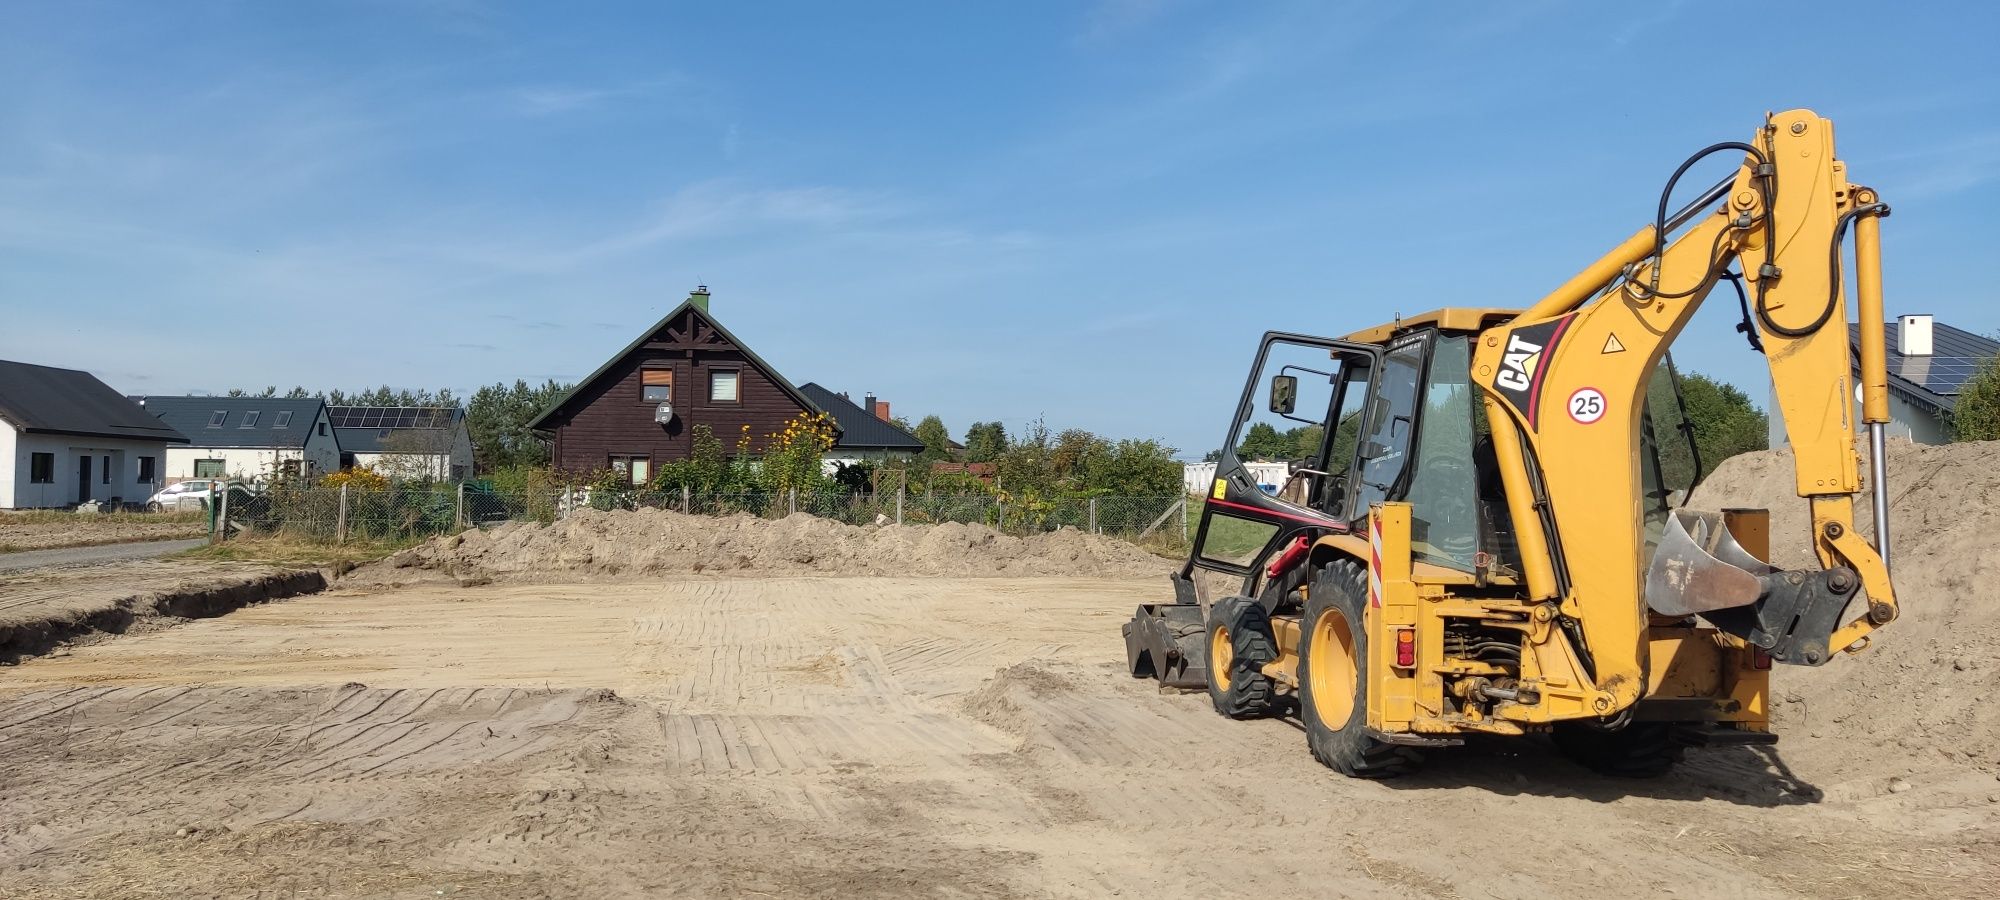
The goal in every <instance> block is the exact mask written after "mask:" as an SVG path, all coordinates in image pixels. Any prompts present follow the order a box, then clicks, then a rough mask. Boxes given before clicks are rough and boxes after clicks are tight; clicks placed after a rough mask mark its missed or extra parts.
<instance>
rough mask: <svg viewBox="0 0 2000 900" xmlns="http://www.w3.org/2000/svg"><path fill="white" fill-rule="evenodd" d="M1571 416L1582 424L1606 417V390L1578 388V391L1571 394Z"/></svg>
mask: <svg viewBox="0 0 2000 900" xmlns="http://www.w3.org/2000/svg"><path fill="white" fill-rule="evenodd" d="M1569 417H1570V418H1572V419H1575V420H1576V421H1577V422H1578V424H1582V425H1589V424H1591V423H1593V422H1596V421H1597V420H1598V419H1602V418H1604V392H1603V391H1600V390H1598V389H1596V388H1577V389H1576V393H1574V394H1571V395H1569Z"/></svg>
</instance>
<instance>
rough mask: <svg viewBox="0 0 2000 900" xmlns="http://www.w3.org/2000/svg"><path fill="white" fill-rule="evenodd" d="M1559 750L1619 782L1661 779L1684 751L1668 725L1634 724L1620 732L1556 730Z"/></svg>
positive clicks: (1567, 726)
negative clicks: (1634, 779)
mask: <svg viewBox="0 0 2000 900" xmlns="http://www.w3.org/2000/svg"><path fill="white" fill-rule="evenodd" d="M1554 737H1555V742H1556V749H1558V750H1561V751H1562V754H1563V755H1564V756H1567V757H1569V758H1570V759H1572V760H1575V761H1576V762H1578V763H1581V764H1582V765H1584V766H1585V767H1587V768H1589V769H1591V770H1592V771H1595V772H1598V773H1601V774H1604V775H1613V776H1616V777H1619V778H1658V777H1659V776H1661V775H1665V774H1667V770H1669V769H1672V768H1673V767H1674V764H1675V763H1677V762H1680V761H1681V756H1682V755H1683V753H1684V748H1683V747H1681V745H1680V744H1679V743H1677V742H1676V741H1675V740H1674V736H1673V726H1672V725H1670V724H1668V723H1666V722H1634V723H1632V724H1630V725H1627V726H1625V727H1624V728H1620V729H1618V730H1617V731H1606V730H1604V729H1602V728H1597V727H1593V726H1591V725H1587V724H1583V723H1577V722H1567V723H1558V724H1557V725H1556V727H1555V734H1554Z"/></svg>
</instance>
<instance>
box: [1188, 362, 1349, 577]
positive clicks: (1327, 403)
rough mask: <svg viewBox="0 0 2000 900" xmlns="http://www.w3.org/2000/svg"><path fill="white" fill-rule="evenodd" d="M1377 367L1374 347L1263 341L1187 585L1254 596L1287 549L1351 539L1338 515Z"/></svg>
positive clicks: (1205, 511)
mask: <svg viewBox="0 0 2000 900" xmlns="http://www.w3.org/2000/svg"><path fill="white" fill-rule="evenodd" d="M1380 360H1381V351H1380V350H1379V349H1378V348H1376V347H1374V346H1371V345H1368V344H1355V343H1349V342H1346V341H1336V340H1331V339H1328V338H1320V337H1312V336H1309V335H1300V334H1287V333H1283V332H1275V331H1274V332H1266V333H1265V335H1264V337H1263V339H1262V341H1261V342H1260V343H1259V344H1258V347H1257V356H1256V360H1255V361H1254V362H1253V364H1252V365H1251V369H1250V376H1249V380H1248V381H1247V382H1246V383H1245V384H1244V386H1243V394H1242V397H1241V399H1240V400H1239V401H1238V403H1237V408H1236V414H1235V415H1234V416H1233V417H1232V418H1231V421H1230V427H1229V432H1228V434H1227V436H1226V438H1225V439H1224V441H1223V444H1222V447H1221V450H1220V451H1219V453H1218V454H1217V459H1216V469H1215V480H1214V482H1213V483H1212V484H1211V485H1210V487H1209V491H1208V494H1207V496H1206V498H1205V499H1204V501H1203V503H1202V511H1201V522H1200V526H1199V528H1198V529H1197V530H1196V532H1195V538H1194V542H1193V545H1194V549H1193V551H1192V553H1190V555H1189V558H1188V563H1187V565H1186V566H1185V567H1183V569H1182V576H1183V577H1184V578H1185V577H1190V576H1192V574H1193V570H1194V569H1196V568H1200V569H1206V570H1209V571H1213V572H1218V573H1223V574H1226V575H1230V576H1236V577H1241V578H1243V579H1244V587H1243V593H1245V594H1252V593H1253V592H1254V591H1255V589H1256V585H1257V581H1258V576H1259V575H1260V574H1261V568H1262V566H1263V565H1265V564H1267V562H1268V560H1269V559H1270V558H1271V557H1272V556H1273V555H1274V554H1276V553H1278V552H1280V551H1281V549H1282V548H1283V547H1285V546H1286V545H1288V544H1290V543H1292V542H1293V541H1294V540H1296V539H1297V538H1299V537H1306V538H1307V539H1308V540H1309V541H1310V539H1311V538H1313V537H1317V536H1318V535H1320V534H1323V533H1326V532H1330V531H1331V532H1344V531H1346V530H1348V527H1349V526H1348V523H1347V522H1346V521H1345V520H1344V519H1343V518H1342V513H1343V511H1344V510H1345V509H1346V507H1347V505H1348V494H1349V492H1350V489H1349V478H1350V469H1351V462H1352V459H1353V452H1354V449H1355V447H1356V445H1357V436H1356V432H1358V431H1359V429H1360V426H1361V422H1362V416H1361V411H1362V408H1363V407H1364V406H1365V404H1366V403H1367V400H1368V397H1369V387H1370V381H1371V377H1372V373H1374V372H1375V371H1376V370H1377V368H1378V367H1379V364H1380ZM1343 425H1344V426H1346V427H1345V428H1343V427H1342V426H1343Z"/></svg>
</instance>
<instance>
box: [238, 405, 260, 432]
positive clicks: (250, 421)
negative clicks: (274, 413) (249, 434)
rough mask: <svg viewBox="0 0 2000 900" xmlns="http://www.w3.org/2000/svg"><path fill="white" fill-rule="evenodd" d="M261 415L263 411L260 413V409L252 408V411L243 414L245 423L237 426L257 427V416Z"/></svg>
mask: <svg viewBox="0 0 2000 900" xmlns="http://www.w3.org/2000/svg"><path fill="white" fill-rule="evenodd" d="M260 415H263V414H262V413H260V412H258V411H256V410H254V409H253V410H251V411H249V412H247V413H244V414H243V424H241V425H238V426H236V427H238V428H255V427H257V417H258V416H260Z"/></svg>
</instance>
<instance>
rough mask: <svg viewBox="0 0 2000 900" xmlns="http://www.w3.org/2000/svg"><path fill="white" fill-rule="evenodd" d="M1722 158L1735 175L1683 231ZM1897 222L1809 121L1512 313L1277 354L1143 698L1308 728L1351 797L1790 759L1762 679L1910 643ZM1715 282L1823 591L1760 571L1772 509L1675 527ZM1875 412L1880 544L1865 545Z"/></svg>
mask: <svg viewBox="0 0 2000 900" xmlns="http://www.w3.org/2000/svg"><path fill="white" fill-rule="evenodd" d="M1718 154H1726V156H1724V157H1723V158H1724V159H1728V158H1730V157H1736V158H1740V160H1741V164H1740V166H1739V167H1738V168H1736V169H1735V170H1734V171H1733V172H1732V173H1731V174H1730V175H1729V177H1727V178H1725V179H1723V180H1722V181H1721V182H1719V183H1717V184H1715V185H1714V186H1713V187H1710V188H1709V189H1708V190H1706V191H1704V192H1702V193H1701V194H1700V195H1699V196H1698V197H1696V198H1695V199H1694V200H1693V201H1692V202H1690V203H1688V204H1687V205H1686V206H1684V207H1682V208H1681V209H1680V210H1679V211H1677V212H1669V201H1670V199H1671V197H1672V196H1673V193H1674V188H1675V186H1676V183H1677V182H1679V180H1680V179H1681V177H1682V176H1683V175H1684V174H1685V173H1686V172H1687V171H1688V170H1689V169H1690V168H1692V167H1693V166H1694V165H1695V164H1696V163H1697V162H1699V161H1701V160H1704V159H1708V158H1711V157H1716V156H1717V155H1718ZM1888 212H1889V209H1888V207H1887V206H1886V205H1884V204H1883V203H1882V202H1881V200H1880V198H1879V197H1877V195H1876V193H1875V191H1874V190H1872V189H1870V188H1867V187H1863V186H1861V185H1858V184H1854V183H1851V182H1850V181H1849V180H1848V174H1847V167H1846V165H1845V164H1844V163H1842V162H1841V161H1840V160H1838V159H1837V158H1835V156H1834V147H1833V126H1832V124H1831V123H1830V122H1828V121H1827V120H1826V119H1822V118H1820V117H1819V116H1817V115H1815V114H1814V113H1812V112H1811V111H1808V110H1802V109H1801V110H1792V111H1789V112H1784V113H1778V114H1775V115H1768V116H1767V117H1766V120H1765V123H1764V125H1763V127H1761V128H1759V129H1757V131H1756V132H1755V134H1754V135H1753V136H1752V138H1751V139H1750V140H1749V141H1747V142H1736V141H1729V142H1723V143H1718V144H1715V145H1713V146H1710V147H1707V148H1705V149H1703V150H1702V151H1700V152H1699V153H1696V154H1695V155H1694V156H1693V157H1691V158H1689V159H1688V161H1687V162H1686V163H1684V164H1682V165H1681V167H1680V169H1679V170H1678V171H1676V172H1675V173H1674V174H1673V176H1672V177H1671V178H1670V179H1668V182H1667V186H1666V189H1665V191H1663V192H1662V195H1661V198H1660V202H1659V206H1658V209H1657V212H1656V214H1655V216H1654V219H1653V221H1652V222H1650V223H1648V224H1647V225H1646V226H1644V227H1642V228H1640V229H1639V230H1638V231H1637V232H1636V233H1634V234H1633V235H1632V236H1631V237H1629V238H1627V239H1626V240H1625V241H1624V242H1623V243H1620V244H1619V245H1618V246H1617V247H1615V248H1614V249H1612V250H1611V252H1609V253H1607V254H1605V255H1604V257H1603V258H1601V259H1599V260H1597V261H1596V262H1593V263H1591V264H1590V265H1589V266H1587V267H1585V268H1584V269H1583V270H1582V271H1581V272H1579V273H1577V274H1576V275H1575V276H1574V277H1572V278H1570V279H1569V280H1568V281H1566V282H1564V283H1563V284H1562V285H1561V286H1559V287H1557V288H1556V289H1555V290H1554V291H1552V292H1550V293H1549V294H1548V295H1547V296H1544V297H1542V298H1541V299H1540V300H1537V301H1535V302H1534V303H1533V304H1531V305H1528V306H1527V307H1526V308H1525V309H1489V308H1461V307H1454V308H1447V309H1441V310H1437V311H1434V312H1429V313H1424V314H1422V315H1415V316H1410V317H1400V316H1399V317H1398V318H1396V319H1395V320H1393V321H1391V322H1389V323H1388V324H1384V325H1379V326H1376V327H1373V328H1367V329H1363V330H1361V331H1356V332H1354V333H1352V334H1349V335H1347V336H1345V337H1341V338H1325V337H1313V336H1307V335H1302V334H1291V333H1281V332H1271V333H1267V334H1265V335H1264V337H1263V339H1262V341H1261V343H1260V344H1259V346H1258V349H1257V356H1256V361H1255V363H1254V365H1253V366H1252V368H1251V373H1250V380H1249V381H1248V383H1246V384H1245V386H1244V389H1243V393H1242V398H1241V400H1240V401H1239V403H1238V407H1237V410H1236V415H1235V417H1234V420H1233V422H1232V424H1231V428H1230V431H1229V434H1228V437H1227V439H1226V440H1225V441H1224V442H1223V445H1222V451H1221V459H1220V462H1219V463H1218V465H1217V467H1216V477H1215V481H1214V485H1213V488H1212V490H1211V491H1210V492H1209V493H1208V495H1207V496H1206V498H1205V499H1204V501H1203V503H1202V512H1201V517H1200V524H1199V526H1198V528H1197V530H1196V533H1195V536H1194V539H1193V550H1192V552H1191V554H1190V556H1189V558H1188V560H1187V562H1186V564H1185V565H1184V566H1182V567H1181V569H1180V570H1179V571H1178V572H1177V573H1176V574H1175V575H1174V576H1173V583H1174V594H1175V599H1174V602H1171V603H1156V604H1146V605H1142V606H1141V607H1140V608H1139V610H1138V612H1137V613H1136V614H1135V615H1134V616H1133V619H1132V621H1131V622H1130V623H1129V624H1127V625H1126V626H1125V640H1126V651H1127V654H1126V655H1127V661H1128V663H1129V664H1130V668H1131V673H1132V675H1133V676H1134V677H1141V678H1157V679H1159V680H1160V681H1161V682H1162V683H1163V684H1164V685H1167V686H1175V687H1183V688H1191V689H1192V688H1201V687H1206V688H1207V690H1208V693H1209V696H1210V698H1211V699H1212V701H1213V703H1214V706H1215V708H1216V710H1217V711H1218V712H1220V713H1222V714H1223V715H1226V716H1230V717H1232V718H1252V717H1261V716H1275V715H1287V714H1292V713H1296V715H1297V716H1298V717H1299V719H1300V720H1301V722H1302V724H1303V726H1304V731H1305V736H1306V743H1307V745H1308V747H1309V748H1310V749H1311V751H1312V754H1313V755H1314V756H1315V757H1316V758H1318V759H1319V761H1320V762H1322V763H1324V764H1326V765H1327V766H1330V767H1332V768H1333V769H1336V770H1338V771H1340V772H1342V773H1345V774H1347V775H1351V776H1357V777H1386V776H1394V775H1399V774H1403V773H1406V772H1409V771H1411V770H1412V769H1413V768H1414V767H1415V766H1416V765H1417V764H1418V763H1419V762H1420V760H1421V756H1422V754H1423V753H1424V752H1425V750H1426V748H1436V747H1448V746H1452V745H1456V744H1459V743H1461V742H1463V741H1464V739H1465V737H1466V736H1467V735H1472V734H1486V735H1528V734H1534V733H1548V734H1549V735H1550V736H1551V738H1552V739H1553V741H1554V742H1555V744H1556V745H1557V746H1558V747H1559V748H1560V749H1561V750H1562V751H1564V752H1566V753H1568V754H1570V755H1571V756H1573V757H1575V758H1576V759H1578V760H1579V761H1580V762H1582V763H1584V764H1586V765H1589V766H1591V767H1592V768H1595V769H1598V770H1600V771H1603V772H1607V773H1611V774H1617V775H1626V776H1635V777H1637V776H1651V775H1657V774H1660V773H1663V772H1665V771H1666V770H1667V769H1668V768H1670V767H1671V766H1672V765H1673V763H1674V762H1675V761H1676V760H1678V759H1679V758H1680V754H1681V753H1682V748H1684V747H1687V746H1699V745H1713V744H1731V743H1734V744H1764V743H1772V742H1775V741H1776V736H1775V735H1773V734H1772V733H1771V732H1770V728H1769V723H1768V719H1767V700H1768V697H1769V683H1770V673H1771V668H1772V666H1773V664H1787V665H1803V666H1818V665H1824V664H1825V663H1827V662H1828V661H1829V660H1831V659H1832V658H1833V657H1834V656H1835V655H1837V654H1841V653H1857V652H1859V651H1861V650H1862V649H1863V648H1865V647H1866V646H1867V644H1868V641H1869V638H1870V634H1871V632H1873V631H1874V630H1875V629H1877V628H1879V627H1881V626H1883V625H1885V624H1887V623H1888V622H1890V621H1891V620H1893V619H1894V618H1895V617H1896V611H1897V606H1896V596H1895V591H1894V589H1893V588H1892V587H1891V585H1890V581H1889V534H1890V528H1889V521H1888V511H1887V503H1886V493H1885V480H1886V479H1885V476H1886V473H1885V471H1884V463H1883V447H1882V440H1883V424H1884V423H1886V422H1887V421H1888V395H1887V388H1886V374H1885V364H1884V348H1883V308H1882V288H1881V267H1880V258H1879V250H1878V244H1879V230H1878V229H1879V220H1880V219H1881V218H1882V217H1884V216H1886V215H1888ZM1850 230H1851V231H1852V232H1853V236H1854V237H1853V245H1854V261H1853V264H1852V266H1851V270H1850V269H1849V268H1848V267H1847V266H1845V265H1844V263H1843V259H1842V245H1843V239H1844V235H1845V234H1846V233H1847V232H1848V231H1850ZM1844 276H1846V277H1844ZM1723 282H1729V283H1730V284H1731V286H1732V287H1733V288H1734V292H1735V293H1736V296H1737V299H1738V301H1739V304H1740V306H1741V308H1742V314H1743V318H1744V321H1743V324H1742V325H1740V326H1738V330H1739V331H1741V332H1743V334H1744V336H1745V337H1746V338H1747V339H1748V340H1749V342H1750V344H1751V345H1752V347H1754V348H1756V349H1757V350H1758V351H1759V352H1761V353H1762V354H1763V356H1764V357H1765V359H1766V361H1767V362H1768V364H1769V367H1770V374H1771V379H1772V382H1773V385H1774V386H1775V405H1776V407H1777V410H1776V412H1779V413H1781V414H1782V416H1783V421H1784V427H1785V431H1786V435H1787V437H1788V438H1789V440H1790V442H1791V446H1792V449H1793V452H1794V454H1795V456H1794V459H1795V467H1796V468H1795V476H1794V477H1795V479H1796V482H1797V483H1796V488H1797V493H1798V495H1799V496H1800V497H1801V498H1803V500H1804V502H1806V503H1808V504H1809V505H1810V508H1811V513H1812V534H1811V541H1812V550H1813V552H1814V554H1815V555H1816V557H1817V560H1818V563H1819V566H1818V568H1816V569H1809V570H1785V569H1779V568H1777V567H1774V566H1772V565H1770V564H1769V563H1768V562H1767V560H1768V559H1769V558H1770V554H1769V536H1768V522H1769V516H1768V512H1767V511H1765V510H1752V509H1735V510H1726V511H1724V512H1722V513H1720V514H1714V513H1702V512H1696V511H1692V510H1689V509H1686V508H1684V507H1683V506H1682V504H1683V503H1684V502H1685V500H1686V497H1687V493H1688V491H1689V490H1691V488H1692V486H1693V482H1694V481H1695V480H1696V479H1697V478H1698V477H1699V475H1700V474H1701V472H1702V471H1703V465H1704V462H1707V463H1711V464H1712V463H1713V462H1714V461H1713V460H1709V461H1703V460H1701V459H1699V457H1698V454H1697V452H1696V451H1695V448H1694V442H1693V428H1692V426H1691V425H1690V424H1689V423H1688V421H1687V418H1686V414H1685V410H1684V408H1683V405H1682V403H1681V400H1680V396H1679V390H1678V377H1677V375H1676V373H1675V370H1674V368H1673V364H1672V361H1671V357H1670V355H1669V353H1668V350H1669V347H1670V345H1671V344H1672V343H1673V342H1674V340H1675V339H1676V338H1678V337H1679V336H1680V334H1681V329H1682V328H1683V327H1684V326H1685V325H1686V324H1687V323H1688V321H1689V319H1690V318H1691V317H1692V316H1693V315H1694V312H1695V310H1696V308H1697V307H1699V306H1700V305H1701V304H1702V302H1703V301H1704V300H1705V299H1706V298H1707V297H1708V296H1709V294H1710V292H1711V291H1712V290H1714V289H1716V288H1717V287H1718V286H1719V285H1721V284H1722V283H1723ZM1849 284H1851V286H1852V290H1853V294H1854V301H1853V305H1854V306H1855V307H1856V310H1855V311H1856V314H1857V318H1858V319H1859V322H1860V327H1859V334H1860V358H1859V365H1858V366H1856V365H1855V360H1854V359H1853V357H1852V351H1850V348H1849V332H1848V308H1849V301H1848V297H1847V290H1848V285H1849ZM1855 372H1858V373H1859V377H1860V382H1861V390H1860V403H1859V410H1858V413H1859V415H1858V416H1857V408H1856V407H1857V404H1856V402H1855V391H1854V387H1853V377H1854V376H1853V373H1855ZM1857 417H1858V418H1859V419H1861V420H1862V421H1863V422H1865V423H1866V424H1867V426H1868V428H1867V431H1868V437H1869V453H1868V463H1869V466H1870V468H1869V471H1868V477H1867V479H1866V485H1867V488H1868V491H1869V494H1870V495H1871V496H1872V501H1873V509H1872V514H1873V524H1874V539H1873V541H1872V542H1871V541H1869V540H1866V539H1864V538H1863V536H1862V535H1861V533H1859V532H1857V531H1856V529H1855V527H1854V524H1855V515H1856V513H1855V509H1854V505H1855V502H1856V497H1857V495H1858V494H1860V493H1861V491H1862V487H1863V478H1862V470H1861V453H1860V452H1859V451H1858V450H1857V448H1856V445H1855V436H1856V422H1855V419H1856V418H1857ZM1287 424H1290V425H1291V426H1292V427H1291V428H1290V429H1289V430H1287V431H1284V432H1277V431H1276V428H1277V427H1278V426H1284V425H1287ZM1264 425H1270V426H1272V427H1273V431H1272V432H1265V433H1264V435H1265V437H1267V438H1268V437H1269V436H1270V435H1271V434H1274V433H1276V434H1282V435H1284V436H1287V437H1289V438H1292V439H1294V440H1295V441H1296V443H1297V445H1298V446H1299V448H1300V453H1299V456H1300V458H1299V459H1297V460H1295V461H1294V462H1293V464H1292V467H1291V469H1290V475H1289V478H1288V480H1287V481H1286V482H1285V483H1284V484H1283V485H1259V484H1258V483H1257V482H1256V481H1255V480H1254V479H1253V478H1252V477H1251V476H1250V475H1249V470H1248V469H1247V468H1246V467H1245V465H1244V464H1245V462H1246V460H1243V459H1240V458H1239V456H1238V449H1237V448H1238V447H1239V446H1240V445H1241V443H1242V442H1243V441H1244V439H1245V437H1246V434H1247V432H1248V431H1249V429H1251V428H1253V427H1258V428H1261V427H1262V426H1264ZM1850 607H1852V610H1851V611H1850Z"/></svg>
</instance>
